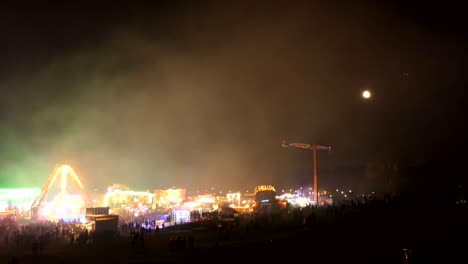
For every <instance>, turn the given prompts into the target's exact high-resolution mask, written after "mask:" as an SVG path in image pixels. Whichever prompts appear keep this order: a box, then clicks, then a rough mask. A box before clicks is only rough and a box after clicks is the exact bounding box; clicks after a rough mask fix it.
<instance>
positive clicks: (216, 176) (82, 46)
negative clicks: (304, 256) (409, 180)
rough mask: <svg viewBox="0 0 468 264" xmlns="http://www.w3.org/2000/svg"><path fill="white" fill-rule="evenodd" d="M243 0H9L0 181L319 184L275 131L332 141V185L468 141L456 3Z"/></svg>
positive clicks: (448, 153) (445, 155)
mask: <svg viewBox="0 0 468 264" xmlns="http://www.w3.org/2000/svg"><path fill="white" fill-rule="evenodd" d="M60 2H62V3H60ZM236 2H239V3H236ZM250 2H251V1H185V2H184V1H128V2H117V1H112V2H111V1H109V2H100V3H99V4H96V3H93V2H92V1H88V2H87V1H74V2H72V1H57V2H53V1H38V2H37V3H36V4H33V5H31V4H29V3H28V2H24V4H23V5H22V4H20V3H18V1H15V4H8V3H6V2H5V3H2V5H1V6H0V34H1V42H0V58H1V63H0V92H1V96H0V120H1V122H0V185H2V186H25V187H26V186H42V184H43V183H44V182H45V180H46V179H47V177H48V176H49V174H50V173H51V172H52V170H53V168H54V167H55V165H56V164H57V163H62V162H65V163H69V164H70V165H72V166H73V167H74V168H75V169H76V171H77V172H78V174H79V175H80V176H81V177H82V178H83V180H84V182H85V185H86V186H89V187H99V188H101V187H105V186H107V185H110V184H112V183H117V182H120V183H124V184H127V185H129V186H132V187H134V188H137V189H138V188H147V189H152V188H161V187H163V188H164V187H172V186H181V187H189V188H201V187H206V186H219V187H227V186H229V187H231V188H234V189H235V188H246V189H253V187H254V186H255V185H257V184H269V183H271V184H275V185H280V186H283V185H287V184H289V185H299V184H310V183H311V181H312V180H311V173H312V163H311V161H312V154H311V153H307V152H305V151H300V150H299V149H283V148H281V141H282V140H283V139H285V140H288V141H291V142H304V143H312V144H321V145H331V146H333V148H334V151H333V152H331V153H320V156H319V161H320V172H321V173H322V174H321V175H322V176H321V177H322V178H323V180H321V181H322V182H323V184H324V185H325V186H327V187H329V188H335V186H344V185H346V186H355V185H356V182H355V180H356V179H357V178H359V177H360V176H362V175H361V174H363V173H365V171H366V168H369V166H371V165H372V164H374V165H375V164H384V163H386V162H387V163H388V162H395V161H399V162H400V166H401V167H402V168H403V167H410V166H416V165H420V164H427V163H430V162H442V161H443V162H446V161H447V160H453V159H452V158H453V157H456V156H457V155H459V154H460V153H463V148H464V146H466V136H465V134H466V133H467V131H466V129H465V128H464V127H465V125H464V121H465V118H464V115H463V113H464V112H465V108H466V106H465V104H464V101H465V97H466V96H465V95H464V88H465V86H466V84H467V78H468V77H467V75H466V74H465V72H464V65H465V64H466V61H467V58H468V56H467V49H466V47H467V44H468V41H467V37H466V34H465V33H464V28H463V12H462V11H463V8H461V5H460V6H457V5H454V4H450V3H446V2H444V3H440V4H438V5H436V4H430V2H427V1H426V2H414V3H412V4H399V3H398V2H393V1H392V3H390V2H388V1H387V2H388V3H383V2H382V3H381V1H369V2H365V1H361V2H357V1H349V2H348V1H343V2H342V3H341V4H336V3H334V4H332V3H331V2H330V1H283V2H280V1H256V2H255V3H250ZM241 3H242V4H241ZM365 88H367V89H370V90H371V91H372V92H373V93H374V95H375V96H374V97H373V99H372V100H371V101H364V100H362V99H361V97H360V93H361V91H362V90H363V89H365ZM376 166H377V167H378V165H376ZM374 167H375V166H374ZM356 177H357V178H356Z"/></svg>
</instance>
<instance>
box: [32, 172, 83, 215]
mask: <svg viewBox="0 0 468 264" xmlns="http://www.w3.org/2000/svg"><path fill="white" fill-rule="evenodd" d="M57 178H58V179H59V180H57ZM68 178H70V179H71V182H72V183H73V184H74V185H75V187H76V189H77V190H78V192H79V193H80V198H81V200H82V202H83V203H84V204H83V206H82V207H83V208H75V207H77V205H75V204H73V203H72V202H73V201H72V200H71V199H70V198H71V197H70V195H69V193H68V191H67V187H68V185H67V179H68ZM56 181H60V191H59V193H58V194H57V196H56V197H55V199H54V201H53V203H54V206H53V207H54V208H48V209H47V210H45V211H47V212H44V211H43V212H40V211H41V209H43V204H44V203H46V202H47V196H48V194H49V191H50V190H51V187H52V185H53V184H54V183H55V182H56ZM88 205H91V199H90V198H89V196H88V194H87V193H86V191H85V189H84V186H83V184H82V183H81V181H80V179H79V178H78V175H76V173H75V171H74V170H73V168H72V167H71V166H69V165H67V164H59V165H57V166H56V167H55V170H54V172H53V173H52V175H50V177H49V179H47V182H46V183H45V185H44V187H43V188H42V191H41V194H40V195H39V196H38V197H37V198H36V199H35V200H34V202H33V204H32V206H31V217H33V218H37V217H39V216H40V215H43V214H46V213H47V214H50V215H53V214H54V213H53V212H52V211H64V212H62V214H63V215H65V216H67V215H68V214H69V212H71V211H76V210H81V209H84V208H85V207H86V206H88ZM79 207H81V206H79Z"/></svg>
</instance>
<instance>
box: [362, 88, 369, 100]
mask: <svg viewBox="0 0 468 264" xmlns="http://www.w3.org/2000/svg"><path fill="white" fill-rule="evenodd" d="M362 97H364V98H366V99H369V98H370V97H371V93H370V92H369V91H368V90H365V91H364V92H362Z"/></svg>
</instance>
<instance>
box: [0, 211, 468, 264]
mask: <svg viewBox="0 0 468 264" xmlns="http://www.w3.org/2000/svg"><path fill="white" fill-rule="evenodd" d="M466 209H467V206H464V205H457V206H455V205H450V206H448V205H439V206H436V205H431V206H427V205H412V206H387V207H378V208H371V209H370V208H350V207H347V208H345V209H344V210H343V211H342V210H341V208H337V209H336V210H328V211H325V210H322V211H319V212H317V211H315V213H314V217H311V218H309V220H308V221H307V223H306V224H303V223H301V221H297V220H296V221H294V216H293V215H292V214H289V215H286V216H283V217H282V218H277V219H275V220H272V221H269V222H267V223H265V222H262V223H261V224H258V225H255V224H249V222H250V221H249V219H242V221H241V222H240V225H239V226H237V227H233V228H225V229H220V228H219V227H218V226H217V224H216V223H213V222H198V223H190V224H184V225H178V226H172V227H169V228H166V229H164V230H161V231H160V232H158V233H155V234H154V235H153V236H150V237H147V238H146V239H145V240H144V245H142V244H141V243H137V245H136V246H135V247H133V248H132V246H131V244H130V238H129V237H126V236H121V237H118V238H112V239H101V240H98V241H96V243H95V244H94V245H92V246H90V247H87V246H78V245H70V243H69V241H66V240H59V241H55V242H53V243H52V244H49V245H47V247H46V248H45V249H44V250H43V251H42V252H41V254H40V255H39V256H33V255H32V253H31V250H30V249H22V250H11V249H5V248H3V249H1V251H0V255H1V256H0V263H15V261H16V263H48V264H54V263H166V262H189V261H190V262H197V263H198V262H205V263H213V262H217V263H220V262H228V263H231V262H237V263H239V262H245V263H250V262H253V261H255V262H258V261H274V262H276V261H289V262H290V261H301V262H308V263H314V262H318V261H320V262H326V263H345V262H348V263H404V262H403V257H404V253H403V248H409V249H411V250H412V261H411V262H410V263H468V257H467V253H468V252H467V250H468V243H467V236H466V235H467V234H468V232H467V231H468V228H467V224H466V223H468V221H467V220H468V217H467V216H468V214H467V210H466ZM307 214H309V213H305V215H307ZM224 226H226V224H225V225H224ZM226 230H227V231H226ZM177 236H180V237H189V236H192V237H193V238H194V244H193V245H194V246H193V248H184V249H171V246H170V243H169V240H170V238H171V237H177Z"/></svg>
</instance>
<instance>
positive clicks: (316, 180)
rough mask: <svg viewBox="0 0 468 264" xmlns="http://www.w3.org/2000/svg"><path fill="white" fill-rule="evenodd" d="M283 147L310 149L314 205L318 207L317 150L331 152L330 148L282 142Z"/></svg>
mask: <svg viewBox="0 0 468 264" xmlns="http://www.w3.org/2000/svg"><path fill="white" fill-rule="evenodd" d="M282 146H283V147H285V148H287V147H295V148H301V149H307V150H309V149H311V150H312V151H313V154H314V200H315V204H316V205H317V206H318V205H319V188H318V175H317V150H328V151H331V147H326V146H320V145H311V144H304V143H286V141H283V144H282Z"/></svg>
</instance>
